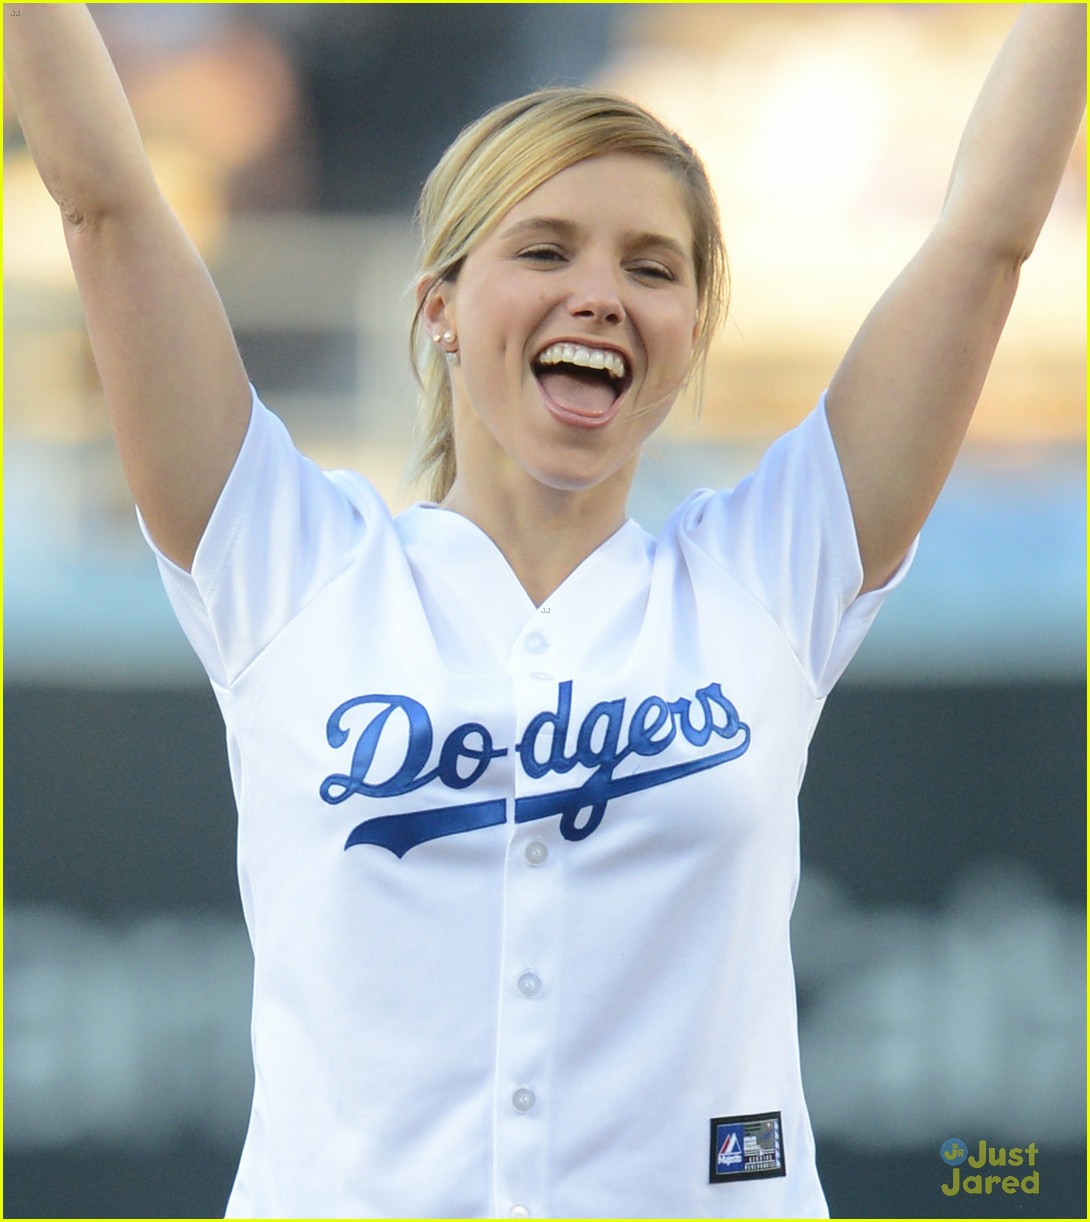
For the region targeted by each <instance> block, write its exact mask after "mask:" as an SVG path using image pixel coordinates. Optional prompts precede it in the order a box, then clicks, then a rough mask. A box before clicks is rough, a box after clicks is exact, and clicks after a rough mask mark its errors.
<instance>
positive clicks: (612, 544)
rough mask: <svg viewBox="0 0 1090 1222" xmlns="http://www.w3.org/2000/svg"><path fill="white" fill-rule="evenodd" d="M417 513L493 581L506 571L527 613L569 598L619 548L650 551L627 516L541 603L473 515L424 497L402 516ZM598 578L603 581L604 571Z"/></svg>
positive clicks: (506, 581)
mask: <svg viewBox="0 0 1090 1222" xmlns="http://www.w3.org/2000/svg"><path fill="white" fill-rule="evenodd" d="M417 513H426V514H428V515H429V517H430V518H431V521H429V523H428V525H429V527H435V526H439V529H440V530H441V531H442V532H443V533H444V534H446V535H447V536H448V538H449V539H450V542H451V543H455V542H457V543H458V544H460V545H461V547H464V548H466V549H467V553H468V554H462V553H461V547H460V548H459V553H460V559H467V560H469V559H470V558H471V557H472V558H473V559H477V560H480V561H482V562H484V563H485V568H486V569H487V573H488V576H489V577H490V578H491V580H492V581H493V582H494V581H495V580H496V577H497V575H498V573H500V572H502V574H503V582H504V585H505V586H507V587H511V586H513V587H514V592H513V594H509V597H510V598H513V601H515V602H517V603H520V604H521V609H522V611H523V613H524V614H525V615H531V614H533V613H534V612H541V610H542V608H544V607H547V606H556V605H558V604H560V603H564V602H567V601H569V599H570V597H571V596H572V591H573V590H574V589H577V588H578V587H579V586H581V585H582V584H583V583H584V581H585V580H586V576H587V573H588V572H590V571H591V570H594V569H597V568H599V567H601V566H602V565H603V564H610V558H611V557H613V555H614V554H615V553H617V552H618V551H625V552H626V553H627V554H629V555H631V551H632V548H633V545H634V546H635V548H637V549H638V552H639V554H641V555H644V554H646V550H647V549H646V542H645V541H646V540H647V539H648V536H647V533H646V532H645V531H644V529H643V528H642V527H641V526H640V525H639V523H637V522H635V521H634V520H633V519H632V518H626V519H625V520H624V522H622V523H621V525H620V526H619V527H618V528H617V529H616V530H615V531H614V532H613V534H611V535H609V536H608V537H607V538H605V539H603V540H602V542H601V543H599V544H598V546H597V547H596V548H594V549H593V550H592V551H591V552H588V553H587V555H586V556H584V557H583V559H582V560H581V561H580V562H579V563H578V564H577V565H576V566H575V568H574V569H572V571H571V572H570V573H569V574H568V575H567V577H565V578H564V580H563V581H562V582H561V583H560V584H559V585H558V586H557V587H556V589H555V590H553V591H552V593H551V594H550V595H549V596H548V598H546V599H545V600H544V601H543V602H542V603H540V604H537V603H535V602H534V600H533V599H532V598H531V597H530V595H529V593H528V592H527V590H526V587H525V586H524V585H523V584H522V582H521V581H520V580H519V578H518V574H517V573H516V572H515V570H514V569H513V568H512V567H511V564H510V562H509V561H508V559H507V557H506V556H505V555H504V554H503V552H502V551H501V550H500V548H499V547H498V546H497V544H496V542H495V540H494V539H493V538H492V536H491V535H489V534H488V532H487V531H485V530H483V529H482V528H481V527H480V526H478V525H477V523H476V522H474V521H473V519H472V518H467V517H466V516H465V515H464V514H460V513H457V512H455V511H454V510H452V509H444V508H443V507H442V506H440V505H437V504H435V503H434V502H433V501H421V502H419V503H418V504H416V505H413V506H411V507H410V508H409V509H406V510H404V511H403V513H402V514H400V515H399V517H400V518H403V519H406V518H408V519H409V521H407V522H406V524H407V525H413V524H414V523H412V517H413V516H415V515H416V514H417ZM421 525H423V522H421ZM610 567H612V565H610ZM467 576H468V574H467ZM596 580H597V581H600V575H599V576H598V577H597V578H596ZM512 609H513V608H512Z"/></svg>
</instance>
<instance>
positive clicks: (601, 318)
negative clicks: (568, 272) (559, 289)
mask: <svg viewBox="0 0 1090 1222" xmlns="http://www.w3.org/2000/svg"><path fill="white" fill-rule="evenodd" d="M572 270H573V273H574V275H573V281H572V286H571V291H570V293H569V296H568V312H569V313H570V314H571V316H572V317H573V318H579V319H583V320H591V321H594V322H598V323H606V324H608V325H610V326H617V325H618V324H619V323H622V322H624V320H625V317H626V314H625V308H624V303H623V301H622V299H621V290H620V285H619V284H618V281H617V273H616V272H615V271H614V270H613V268H612V267H606V266H604V265H602V264H599V263H587V264H584V265H582V266H576V267H574V268H573V269H572Z"/></svg>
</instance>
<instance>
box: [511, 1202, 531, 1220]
mask: <svg viewBox="0 0 1090 1222" xmlns="http://www.w3.org/2000/svg"><path fill="white" fill-rule="evenodd" d="M529 1216H530V1211H529V1210H528V1209H527V1208H526V1206H525V1205H512V1206H511V1217H512V1218H528V1217H529Z"/></svg>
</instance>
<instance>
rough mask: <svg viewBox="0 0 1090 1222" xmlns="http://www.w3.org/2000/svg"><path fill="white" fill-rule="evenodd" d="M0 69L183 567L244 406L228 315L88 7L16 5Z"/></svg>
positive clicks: (116, 419) (116, 424) (135, 457)
mask: <svg viewBox="0 0 1090 1222" xmlns="http://www.w3.org/2000/svg"><path fill="white" fill-rule="evenodd" d="M4 69H5V74H6V76H7V80H8V86H9V89H10V91H11V96H12V98H13V100H14V103H15V109H16V111H17V113H18V115H19V119H20V122H21V124H22V128H23V132H24V135H25V136H26V141H27V145H28V147H29V149H30V152H31V155H32V156H33V158H34V160H35V163H36V164H37V166H38V170H39V172H40V173H41V176H42V179H43V181H44V182H45V185H46V187H47V188H48V190H49V192H50V194H51V195H52V196H53V198H54V199H55V200H56V202H57V204H58V206H59V208H60V213H61V219H62V222H63V225H64V232H65V238H66V240H67V243H68V250H69V254H70V256H71V259H72V266H73V268H74V270H75V274H76V281H77V284H78V285H79V291H80V296H81V298H82V300H83V306H84V312H85V314H86V318H87V329H88V332H89V334H90V338H91V346H92V349H93V351H94V356H95V363H96V364H97V366H98V371H99V376H100V378H101V379H102V386H103V391H104V394H105V399H106V404H107V408H108V410H109V413H110V419H111V422H112V425H113V430H114V436H115V438H116V441H117V446H118V450H119V452H120V455H121V462H122V466H123V468H124V471H125V476H126V479H127V480H128V483H129V487H130V488H131V489H132V493H133V496H134V497H135V499H136V503H137V504H138V505H139V507H140V511H141V513H142V514H143V517H144V520H145V522H146V524H147V526H148V529H149V530H150V532H151V535H152V537H153V538H154V539H155V541H156V543H157V544H158V546H159V547H160V549H161V550H162V551H163V552H164V553H165V554H166V555H167V556H169V557H170V558H171V559H172V560H173V561H175V563H177V564H179V565H181V566H182V567H184V568H189V567H190V566H191V564H192V561H193V556H194V553H195V552H196V549H197V544H198V542H199V541H200V538H201V535H202V534H203V532H204V529H205V527H206V526H207V524H208V519H209V517H210V516H211V513H212V509H213V508H214V506H215V504H216V500H217V498H218V497H219V494H220V492H221V491H222V489H223V485H224V483H225V482H226V480H227V476H228V475H229V473H230V471H231V467H232V465H233V464H234V461H235V458H236V457H237V455H238V451H239V447H240V446H241V444H242V439H243V437H244V436H245V433H246V428H247V424H248V422H249V417H250V391H249V386H248V383H247V378H246V373H245V370H244V369H243V365H242V360H241V358H240V356H239V353H238V348H237V347H236V345H235V340H234V336H233V334H232V332H231V327H230V324H229V323H228V321H227V316H226V315H225V313H224V310H223V306H222V304H221V302H220V299H219V295H218V294H217V292H216V289H215V286H214V285H213V284H212V280H211V277H210V276H209V274H208V270H207V269H206V267H205V266H204V263H203V261H202V260H201V258H200V256H199V255H198V253H197V251H196V249H195V248H194V246H193V244H192V243H191V242H190V240H189V238H188V237H187V235H186V234H185V232H184V230H183V229H182V227H181V225H180V224H179V222H178V219H177V218H176V217H175V216H174V214H173V212H172V211H171V209H170V208H169V207H168V205H167V204H166V202H165V200H164V199H163V197H162V195H161V194H160V192H159V189H158V187H157V185H156V183H155V180H154V178H153V177H152V174H151V169H150V167H149V165H148V162H147V159H146V157H145V155H144V149H143V145H142V143H141V140H140V135H139V133H138V131H137V129H136V123H135V121H134V119H133V116H132V112H131V111H130V109H129V105H128V102H127V101H126V99H125V95H124V92H123V91H122V88H121V84H120V82H119V81H118V79H117V74H116V73H115V71H114V68H113V64H112V63H111V62H110V58H109V55H108V54H107V52H106V48H105V47H104V46H103V43H102V40H101V38H100V37H99V34H98V31H97V30H96V28H95V25H94V22H93V21H92V20H91V17H90V14H89V13H88V12H87V9H86V8H85V6H84V5H81V4H80V5H76V4H55V5H54V4H51V5H46V4H24V5H22V6H21V7H20V8H19V9H12V8H10V7H9V8H6V9H5V11H4ZM15 240H18V238H17V236H15Z"/></svg>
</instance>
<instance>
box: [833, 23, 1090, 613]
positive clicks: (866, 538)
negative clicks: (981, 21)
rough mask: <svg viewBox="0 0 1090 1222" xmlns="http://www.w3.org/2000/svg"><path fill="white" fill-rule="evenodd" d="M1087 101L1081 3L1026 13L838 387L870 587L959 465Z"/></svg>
mask: <svg viewBox="0 0 1090 1222" xmlns="http://www.w3.org/2000/svg"><path fill="white" fill-rule="evenodd" d="M1085 97H1086V8H1085V6H1084V5H1082V4H1031V5H1029V6H1027V7H1026V8H1025V9H1024V10H1023V11H1022V13H1021V14H1020V16H1019V18H1018V20H1017V22H1016V24H1015V26H1014V29H1013V30H1012V31H1011V34H1010V35H1009V37H1008V38H1007V41H1006V42H1005V43H1004V45H1003V48H1002V50H1001V51H1000V53H999V55H998V57H997V59H996V61H995V64H994V65H993V66H992V70H991V72H990V73H989V75H988V78H987V80H986V81H985V84H984V88H983V89H982V90H981V93H980V97H979V98H978V99H977V102H976V105H975V106H974V108H973V111H972V114H971V115H970V117H969V122H968V124H967V125H966V128H965V132H964V134H963V136H962V140H961V144H960V147H959V148H958V153H957V157H956V159H955V162H954V168H953V172H952V173H951V176H950V184H949V188H948V190H947V194H946V200H945V202H944V204H943V208H942V213H941V215H940V217H939V220H938V222H937V224H936V225H935V228H934V229H933V230H932V231H931V234H930V235H929V237H928V238H927V240H926V242H925V243H924V245H923V247H922V248H921V250H920V251H919V253H918V254H917V255H916V257H915V258H914V259H913V260H912V262H911V263H910V264H909V265H908V267H906V268H905V270H904V271H903V272H902V273H901V275H900V276H899V277H898V278H897V280H895V281H894V283H893V284H892V285H891V286H890V288H889V289H888V290H887V292H886V293H885V295H884V296H883V297H882V298H881V300H880V301H879V302H878V304H877V305H876V306H875V307H874V309H873V310H872V311H871V313H870V315H869V316H868V318H867V320H866V322H865V323H864V324H863V326H862V328H861V329H860V331H859V334H858V335H857V336H856V338H855V340H854V341H853V343H852V345H851V347H850V348H849V350H848V352H847V355H846V356H845V357H844V360H843V362H842V363H841V365H840V368H839V369H838V370H837V372H836V375H835V376H834V378H833V380H832V382H831V384H830V386H829V392H828V396H827V400H826V404H827V410H828V418H829V425H830V428H831V430H832V434H833V439H834V442H835V444H836V449H837V454H838V455H839V458H840V464H841V467H842V469H843V472H844V478H845V482H846V485H847V489H848V496H849V498H850V500H851V505H852V514H853V517H854V521H855V529H856V535H857V537H858V541H859V550H860V554H861V556H862V560H863V573H864V579H863V589H864V590H868V589H874V588H876V587H878V586H880V585H882V584H883V583H884V582H885V581H886V580H887V579H888V578H889V577H890V575H891V574H892V573H893V571H894V570H895V569H896V567H897V566H898V564H899V563H900V562H901V560H902V558H903V557H904V555H905V552H906V551H907V549H908V547H909V545H910V544H911V542H912V540H913V539H914V538H915V536H916V534H917V533H918V532H919V530H920V527H921V526H922V525H923V523H924V520H925V518H926V517H927V515H928V513H929V512H930V510H931V507H932V505H933V504H934V503H935V499H936V498H937V497H938V495H939V492H940V491H941V489H942V486H943V483H944V482H945V480H946V477H947V475H948V474H949V472H950V468H951V467H952V466H953V463H954V459H955V457H956V456H957V452H958V447H959V446H960V445H961V442H962V439H963V438H964V436H965V431H966V429H967V428H968V426H969V420H970V418H971V416H972V413H973V409H974V408H975V407H976V403H977V399H978V398H979V396H980V391H981V388H982V387H983V385H984V379H985V377H986V375H987V372H988V367H989V365H990V364H991V360H992V356H993V354H994V352H995V348H996V344H997V343H998V342H999V336H1000V333H1001V332H1002V330H1003V325H1004V323H1005V322H1006V319H1007V314H1008V312H1009V310H1010V307H1011V303H1012V301H1013V300H1014V293H1015V289H1016V287H1017V284H1018V273H1019V268H1020V267H1021V265H1022V263H1023V262H1024V261H1025V260H1026V259H1027V258H1028V257H1029V255H1030V252H1031V251H1032V250H1033V247H1034V244H1035V243H1036V241H1037V235H1038V234H1039V233H1040V230H1041V226H1042V225H1043V224H1044V222H1045V218H1046V216H1047V215H1048V212H1049V209H1050V208H1051V206H1052V201H1053V198H1054V196H1055V194H1056V190H1057V188H1058V187H1059V183H1060V179H1061V177H1062V175H1063V171H1064V167H1065V165H1066V163H1067V159H1068V156H1069V154H1070V152H1071V147H1072V144H1073V142H1074V139H1075V136H1076V134H1077V132H1078V129H1079V122H1080V119H1081V117H1082V112H1083V108H1084V105H1085Z"/></svg>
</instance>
